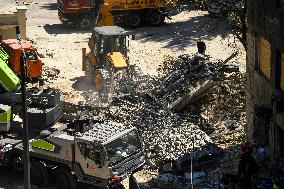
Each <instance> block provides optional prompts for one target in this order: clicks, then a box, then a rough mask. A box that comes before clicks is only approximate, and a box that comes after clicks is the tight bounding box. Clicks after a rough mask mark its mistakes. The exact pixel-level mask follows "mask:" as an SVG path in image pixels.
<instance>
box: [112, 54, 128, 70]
mask: <svg viewBox="0 0 284 189" xmlns="http://www.w3.org/2000/svg"><path fill="white" fill-rule="evenodd" d="M108 57H109V60H110V61H111V62H112V63H113V66H114V67H115V68H126V67H127V63H126V61H125V59H124V57H123V55H122V54H121V53H120V52H113V53H109V54H108Z"/></svg>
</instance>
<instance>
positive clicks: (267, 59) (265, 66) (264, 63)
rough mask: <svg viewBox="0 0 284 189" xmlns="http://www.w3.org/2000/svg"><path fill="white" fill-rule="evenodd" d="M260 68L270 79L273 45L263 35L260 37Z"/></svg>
mask: <svg viewBox="0 0 284 189" xmlns="http://www.w3.org/2000/svg"><path fill="white" fill-rule="evenodd" d="M258 53H259V54H258V57H259V68H260V71H261V72H262V73H263V74H264V75H265V77H266V78H268V79H270V70H271V45H270V43H269V41H267V40H266V39H265V38H263V37H259V52H258Z"/></svg>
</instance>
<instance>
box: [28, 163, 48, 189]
mask: <svg viewBox="0 0 284 189" xmlns="http://www.w3.org/2000/svg"><path fill="white" fill-rule="evenodd" d="M31 181H32V183H33V184H34V185H36V186H39V187H45V186H47V184H48V172H47V168H46V167H45V165H44V164H43V163H42V162H33V163H31Z"/></svg>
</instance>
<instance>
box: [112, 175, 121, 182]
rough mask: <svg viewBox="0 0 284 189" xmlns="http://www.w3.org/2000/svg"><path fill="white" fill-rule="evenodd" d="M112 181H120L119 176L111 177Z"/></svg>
mask: <svg viewBox="0 0 284 189" xmlns="http://www.w3.org/2000/svg"><path fill="white" fill-rule="evenodd" d="M112 180H114V181H119V180H120V178H119V176H118V175H114V176H113V177H112Z"/></svg>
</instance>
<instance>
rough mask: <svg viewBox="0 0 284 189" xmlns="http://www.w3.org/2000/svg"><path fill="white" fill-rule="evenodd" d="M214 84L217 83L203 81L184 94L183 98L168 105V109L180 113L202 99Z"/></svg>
mask: <svg viewBox="0 0 284 189" xmlns="http://www.w3.org/2000/svg"><path fill="white" fill-rule="evenodd" d="M216 84H217V82H214V81H212V80H207V81H205V82H204V83H203V84H202V85H201V86H199V87H197V88H196V89H195V90H193V91H192V92H190V93H189V94H185V95H184V96H182V97H179V98H178V99H177V100H176V101H175V102H173V103H172V104H171V105H170V107H169V109H170V110H172V111H174V112H180V111H181V110H183V109H184V108H185V107H187V106H189V105H190V104H193V103H194V102H196V101H197V100H199V99H200V98H202V97H203V96H204V95H205V94H207V93H208V91H209V90H210V89H211V88H212V87H214V86H215V85H216Z"/></svg>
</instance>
